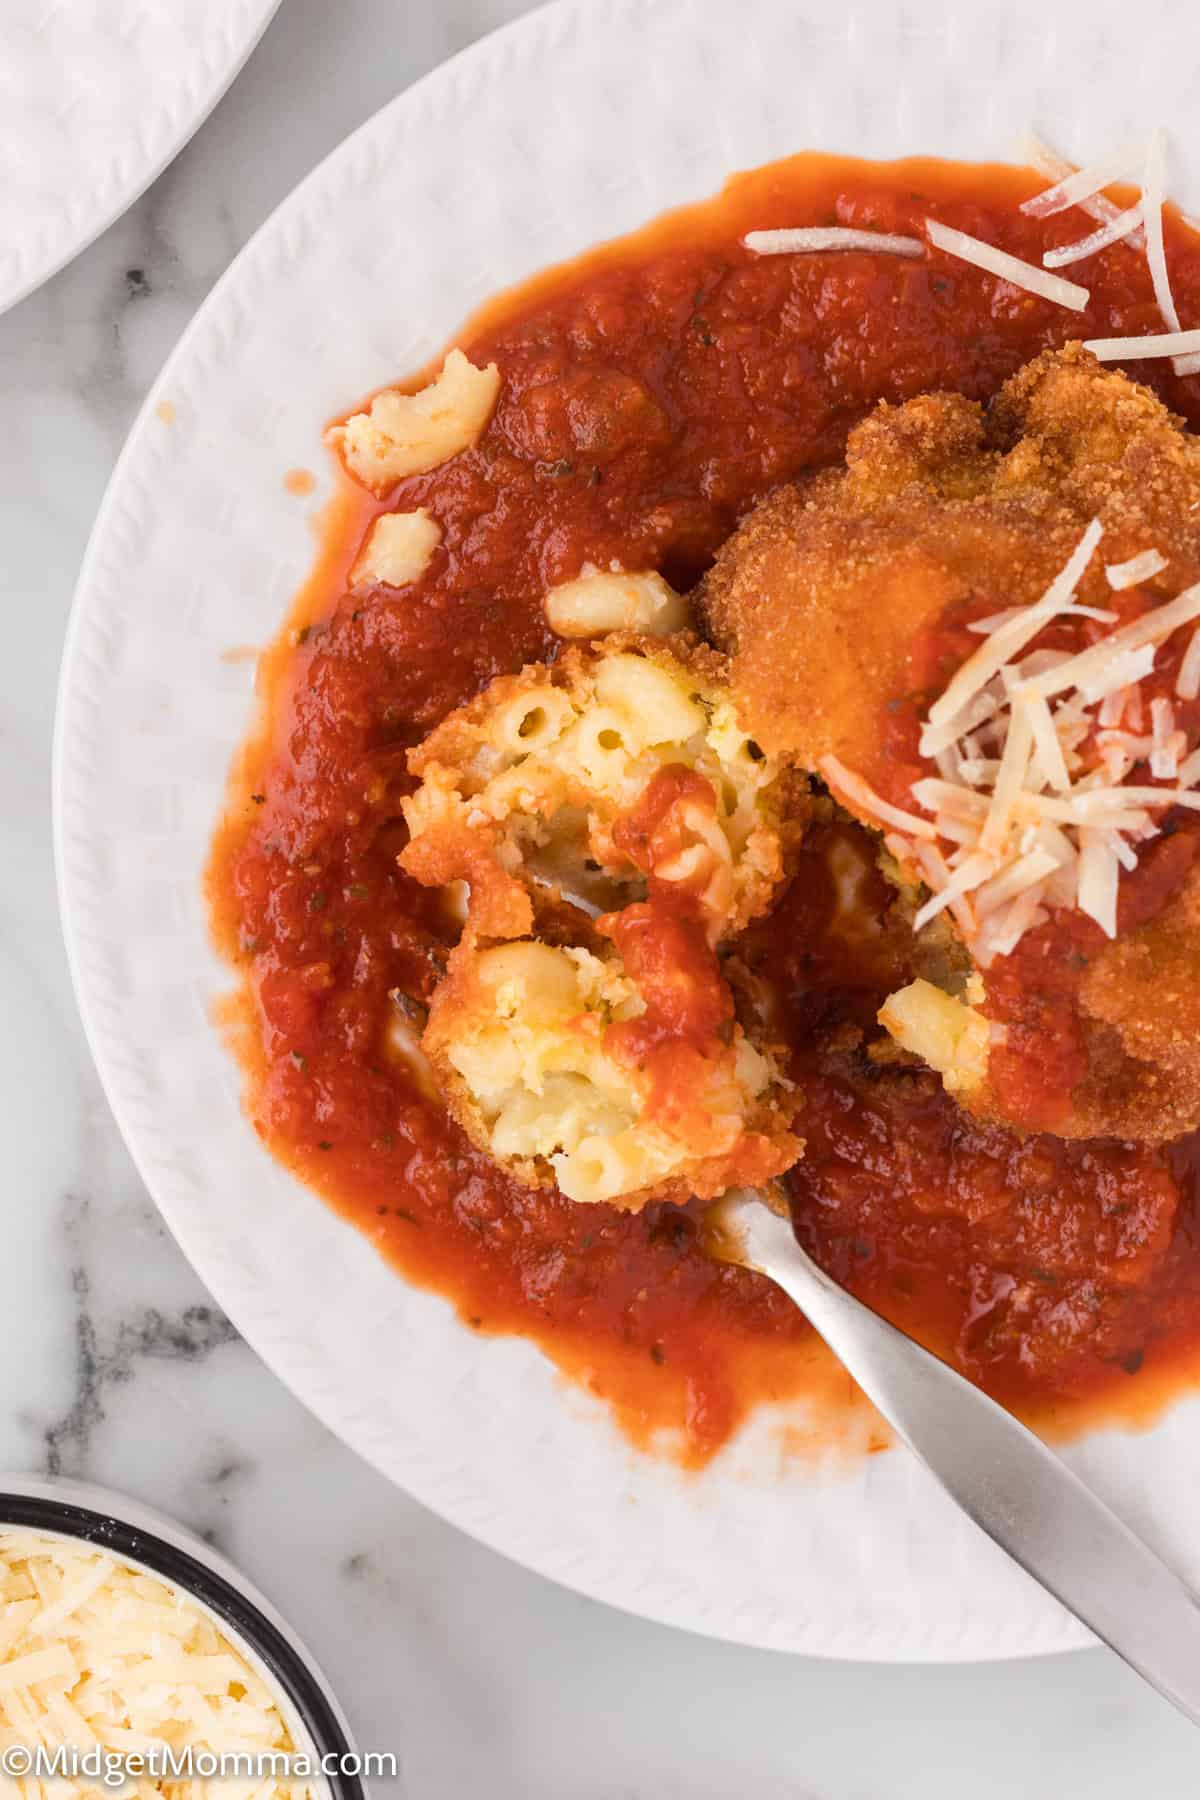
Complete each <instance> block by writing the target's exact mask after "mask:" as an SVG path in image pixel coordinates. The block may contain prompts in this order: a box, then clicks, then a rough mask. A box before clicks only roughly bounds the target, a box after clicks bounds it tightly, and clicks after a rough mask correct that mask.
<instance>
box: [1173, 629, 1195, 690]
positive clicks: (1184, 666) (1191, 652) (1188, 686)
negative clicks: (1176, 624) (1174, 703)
mask: <svg viewBox="0 0 1200 1800" xmlns="http://www.w3.org/2000/svg"><path fill="white" fill-rule="evenodd" d="M1175 692H1176V694H1177V695H1178V697H1179V699H1180V700H1195V699H1196V697H1197V696H1198V695H1200V631H1194V632H1193V633H1192V640H1191V642H1190V644H1189V645H1188V647H1187V649H1186V650H1185V651H1184V653H1183V661H1182V662H1181V663H1180V665H1179V674H1178V675H1177V676H1176V677H1175Z"/></svg>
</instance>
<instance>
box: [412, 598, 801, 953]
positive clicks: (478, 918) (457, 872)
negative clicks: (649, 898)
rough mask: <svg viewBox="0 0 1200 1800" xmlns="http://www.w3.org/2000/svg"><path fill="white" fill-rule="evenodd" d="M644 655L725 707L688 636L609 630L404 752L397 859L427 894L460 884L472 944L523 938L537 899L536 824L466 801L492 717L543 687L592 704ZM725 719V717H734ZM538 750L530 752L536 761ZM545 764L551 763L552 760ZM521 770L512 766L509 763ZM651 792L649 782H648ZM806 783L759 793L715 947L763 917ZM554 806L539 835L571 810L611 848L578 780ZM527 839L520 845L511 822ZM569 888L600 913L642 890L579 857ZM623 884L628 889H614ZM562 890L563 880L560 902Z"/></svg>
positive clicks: (499, 684) (618, 872)
mask: <svg viewBox="0 0 1200 1800" xmlns="http://www.w3.org/2000/svg"><path fill="white" fill-rule="evenodd" d="M630 654H632V655H634V656H638V657H644V658H645V659H646V660H647V661H648V662H650V663H651V664H653V665H655V666H656V667H658V668H661V669H663V670H665V671H667V672H669V673H671V674H678V673H679V671H681V670H682V671H684V672H685V673H686V674H687V675H688V676H689V677H690V678H691V679H692V680H693V681H694V682H695V684H696V689H697V692H698V693H699V694H700V695H701V696H702V698H703V699H704V700H705V702H706V704H709V705H711V703H712V700H713V698H714V697H716V698H718V699H726V700H727V699H728V672H729V671H728V663H727V661H726V659H725V657H723V656H722V655H720V654H719V653H718V652H717V651H715V650H713V649H712V648H711V647H710V646H709V645H707V644H705V643H703V642H701V641H699V640H698V639H697V638H696V637H695V635H694V634H693V633H690V632H684V633H678V634H676V635H674V636H671V637H666V638H660V637H652V636H645V635H639V634H636V633H629V632H613V633H611V634H609V635H608V636H607V637H605V638H604V639H603V640H602V641H601V642H598V643H596V644H594V645H588V646H583V645H573V646H571V647H570V648H568V649H567V650H566V651H564V653H563V655H562V656H561V657H560V658H559V660H558V661H557V662H555V663H553V664H545V663H531V664H527V665H526V667H525V668H523V669H522V670H521V671H520V673H519V674H516V675H506V676H501V677H499V678H498V679H497V680H495V681H493V682H491V683H490V684H489V686H488V687H487V688H486V689H485V690H484V691H483V692H482V693H481V694H478V695H476V697H475V698H474V699H473V700H471V701H469V702H468V703H467V704H466V705H465V706H462V707H459V708H458V709H457V710H456V711H455V712H452V713H451V714H449V715H448V717H447V718H445V719H444V720H443V721H442V722H441V724H440V725H438V726H437V727H436V728H435V729H434V730H433V731H432V732H431V733H430V734H429V736H428V737H427V738H425V740H424V741H423V742H422V743H421V744H420V745H419V746H418V747H417V748H416V749H415V750H413V751H412V752H410V755H409V768H410V771H411V773H412V774H413V775H415V776H416V777H417V778H418V780H419V782H420V784H421V785H420V787H419V788H418V790H417V792H416V794H415V795H413V796H412V797H411V798H410V799H408V800H406V801H405V802H404V811H405V816H406V819H407V821H408V824H409V830H410V834H411V835H410V841H409V843H408V845H407V846H406V848H405V849H404V851H403V852H402V853H401V856H400V863H401V866H402V868H404V869H405V870H406V871H407V873H408V874H410V875H412V876H414V877H415V878H416V879H417V880H418V881H420V882H422V883H424V884H425V885H426V886H430V887H442V886H445V885H446V884H447V883H449V882H451V881H457V880H462V881H465V882H467V883H468V884H469V886H470V890H471V895H470V917H471V924H472V927H473V929H474V930H475V931H476V932H477V933H479V934H480V935H481V936H487V937H496V938H509V937H520V936H523V935H525V934H526V933H528V932H529V931H530V930H531V929H532V928H533V922H534V911H535V905H536V902H537V898H538V894H539V891H544V888H545V885H546V883H545V881H541V882H535V881H534V879H533V876H532V872H531V868H530V867H529V865H528V862H527V857H528V855H529V853H530V851H531V849H532V848H533V847H534V842H535V840H534V838H533V836H532V835H531V834H528V824H529V823H533V822H534V821H533V820H530V821H526V820H525V819H521V820H520V821H518V819H517V816H516V815H517V813H518V810H519V809H518V808H517V807H516V806H515V805H514V807H513V809H512V811H511V813H510V814H508V815H507V816H504V817H499V818H497V817H495V816H491V815H490V814H488V813H487V812H485V811H484V810H483V809H482V808H481V807H478V806H476V807H472V806H471V804H470V802H471V800H472V798H473V797H474V796H476V795H477V794H478V793H479V792H480V790H481V789H482V788H483V787H484V785H485V783H486V780H487V778H488V773H489V771H488V770H487V768H486V767H481V765H486V764H487V762H488V760H489V758H492V757H493V756H494V752H493V750H492V748H491V739H492V733H493V731H494V727H495V721H496V720H497V718H498V717H499V716H501V715H502V714H503V713H504V712H505V711H506V709H508V708H509V707H510V706H511V705H512V704H513V703H516V702H519V701H520V699H521V697H522V696H523V695H527V694H531V693H533V692H534V691H535V690H538V689H540V688H543V687H545V686H547V685H549V686H551V687H553V688H554V689H556V690H559V691H561V692H563V693H565V694H567V695H568V696H569V697H571V699H572V700H573V702H575V703H576V704H577V705H578V706H579V707H580V708H581V709H585V708H586V707H587V706H588V705H589V704H591V702H589V701H588V699H587V690H588V688H589V685H590V683H591V682H592V681H593V679H594V677H595V675H596V672H597V670H598V668H599V667H600V665H601V664H602V663H604V662H606V661H608V660H610V659H613V658H616V657H618V656H623V655H630ZM731 716H732V710H731ZM535 754H536V753H535ZM545 759H549V760H550V761H553V752H552V750H551V751H547V752H546V753H545V758H544V760H545ZM517 766H518V768H519V767H520V766H521V765H517ZM646 785H648V782H647V784H646ZM806 796H807V782H806V780H805V779H804V777H803V776H801V775H799V774H798V773H797V772H795V771H793V770H791V769H780V770H779V772H778V774H777V776H776V777H775V778H774V779H773V780H772V781H771V782H770V783H769V785H767V786H766V787H764V788H763V789H762V790H761V791H760V793H759V794H758V797H757V801H756V817H755V822H754V825H753V828H752V829H751V830H750V832H749V835H748V837H747V839H746V842H745V843H744V845H743V846H742V847H741V849H740V851H739V852H738V853H737V855H736V857H735V859H734V860H735V867H736V887H735V891H734V893H733V895H732V898H731V900H730V903H729V905H728V906H727V908H725V909H723V914H722V916H721V917H719V918H717V919H716V920H715V921H714V926H713V936H714V941H717V940H719V939H723V938H726V937H729V936H732V935H734V934H735V933H736V932H738V931H740V930H741V929H742V928H743V927H744V926H745V925H746V924H747V923H748V922H749V920H750V919H752V918H756V917H758V916H759V915H760V914H761V913H763V912H765V911H766V909H767V907H768V906H769V905H770V903H771V900H772V898H773V896H774V894H775V893H776V891H777V890H778V888H779V885H780V884H781V882H782V881H783V879H784V876H785V873H786V864H787V859H788V855H789V852H790V851H791V849H792V848H793V847H794V845H795V844H796V843H797V842H798V840H799V837H800V835H801V833H802V830H803V821H804V816H805V805H806ZM559 799H560V800H563V801H565V805H558V803H557V802H555V808H556V810H555V809H553V808H552V809H548V810H547V812H545V813H540V814H537V815H536V823H537V824H538V826H539V828H540V827H541V826H544V825H545V824H546V823H547V822H548V820H551V819H557V818H560V817H564V816H566V813H567V810H568V809H577V810H578V812H579V814H580V815H581V816H583V815H586V816H587V817H588V818H589V819H591V820H593V821H594V822H595V823H596V825H597V828H598V831H599V833H600V835H601V836H602V837H603V840H604V842H605V843H606V845H608V846H609V847H610V854H615V852H612V851H611V835H612V827H613V825H614V824H615V823H616V822H617V821H618V820H619V819H620V818H621V817H622V813H621V811H619V810H617V809H615V808H614V807H613V806H612V805H611V804H610V802H609V801H608V799H607V798H606V797H605V796H603V795H601V794H600V793H599V792H598V790H597V789H596V788H595V787H591V786H589V785H588V784H587V783H586V782H585V781H582V780H580V779H579V778H578V776H572V777H571V779H570V780H569V781H567V782H566V784H565V787H564V790H563V792H562V793H561V795H560V796H559ZM518 824H519V825H520V826H521V828H522V829H524V830H526V833H527V835H526V836H525V837H524V838H521V837H520V836H519V835H518V834H517V833H516V832H515V831H514V826H515V825H518ZM577 860H578V863H579V867H578V868H577V869H576V871H575V872H574V876H573V884H574V886H575V887H578V888H587V887H588V885H589V880H590V881H591V884H592V885H593V886H594V887H595V888H596V890H597V894H598V909H599V910H609V909H611V908H612V907H614V906H618V905H620V904H622V903H623V902H624V901H627V900H630V899H637V898H639V897H640V894H641V892H642V891H643V887H642V884H641V883H640V881H639V880H638V872H637V870H635V869H634V868H633V867H632V866H631V865H628V864H624V865H623V866H622V867H620V868H617V869H615V870H612V871H609V874H610V876H611V879H609V880H607V881H606V879H605V875H604V873H603V872H598V871H597V870H596V869H595V864H594V859H592V870H591V875H590V876H589V873H588V871H587V869H586V868H585V866H584V858H583V856H582V854H581V855H580V857H579V858H578V859H577ZM624 880H628V881H629V883H630V885H629V888H628V891H626V892H624V893H622V892H620V891H619V889H618V886H617V885H614V884H617V883H620V882H622V881H624ZM569 885H570V884H568V883H565V882H564V883H563V893H564V895H565V896H566V897H567V898H570V897H571V894H570V893H569V892H568V887H569Z"/></svg>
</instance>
